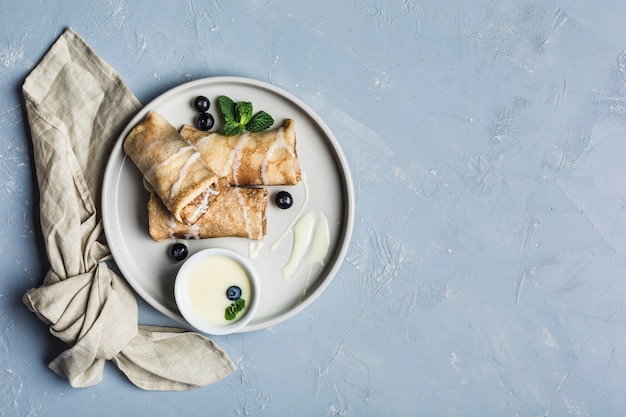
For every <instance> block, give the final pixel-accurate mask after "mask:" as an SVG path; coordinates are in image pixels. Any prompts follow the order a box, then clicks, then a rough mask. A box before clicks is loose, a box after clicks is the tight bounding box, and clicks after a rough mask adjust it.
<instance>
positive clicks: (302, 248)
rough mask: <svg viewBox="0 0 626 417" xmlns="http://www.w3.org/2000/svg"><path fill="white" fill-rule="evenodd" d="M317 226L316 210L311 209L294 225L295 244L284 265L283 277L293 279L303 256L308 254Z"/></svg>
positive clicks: (288, 279)
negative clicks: (314, 229)
mask: <svg viewBox="0 0 626 417" xmlns="http://www.w3.org/2000/svg"><path fill="white" fill-rule="evenodd" d="M314 226H315V212H313V211H309V212H307V213H306V214H305V215H304V216H302V217H300V219H298V221H297V222H296V224H295V226H294V227H293V245H292V247H291V255H290V256H289V260H288V261H287V263H286V264H285V266H283V269H282V273H283V278H284V279H285V280H287V281H291V280H292V279H293V276H294V275H295V273H296V272H297V271H298V269H299V267H300V263H301V262H302V258H303V257H304V255H306V250H307V248H308V246H309V243H310V241H311V238H312V235H313V227H314Z"/></svg>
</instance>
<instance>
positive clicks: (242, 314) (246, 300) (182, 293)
mask: <svg viewBox="0 0 626 417" xmlns="http://www.w3.org/2000/svg"><path fill="white" fill-rule="evenodd" d="M174 296H175V298H176V304H177V306H178V309H179V310H180V313H181V315H182V316H183V317H184V318H185V320H186V321H187V322H188V323H189V324H191V325H192V326H193V327H195V328H196V329H198V330H200V331H201V332H204V333H208V334H213V335H225V334H230V333H235V332H237V331H239V330H241V329H242V328H244V327H245V326H246V325H247V324H248V323H249V322H250V320H251V319H252V317H253V316H254V313H255V312H256V310H257V307H258V305H259V297H260V288H259V278H258V274H257V272H256V270H255V269H254V267H253V266H252V265H251V264H250V262H248V261H247V260H246V259H245V258H243V257H242V256H240V255H239V254H237V253H235V252H232V251H229V250H226V249H220V248H212V249H204V250H201V251H200V252H197V253H195V254H194V255H192V256H190V257H189V258H188V259H187V260H186V261H185V263H184V264H183V265H182V267H181V268H180V270H179V271H178V273H177V275H176V282H175V283H174Z"/></svg>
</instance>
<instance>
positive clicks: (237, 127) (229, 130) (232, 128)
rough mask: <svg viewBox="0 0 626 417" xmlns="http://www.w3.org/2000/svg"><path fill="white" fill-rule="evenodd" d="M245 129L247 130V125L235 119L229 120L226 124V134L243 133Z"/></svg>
mask: <svg viewBox="0 0 626 417" xmlns="http://www.w3.org/2000/svg"><path fill="white" fill-rule="evenodd" d="M244 130H246V129H245V127H244V126H243V125H242V124H240V123H238V122H236V121H234V120H230V121H227V122H226V124H225V125H224V134H225V135H226V136H232V135H238V134H240V133H243V132H244Z"/></svg>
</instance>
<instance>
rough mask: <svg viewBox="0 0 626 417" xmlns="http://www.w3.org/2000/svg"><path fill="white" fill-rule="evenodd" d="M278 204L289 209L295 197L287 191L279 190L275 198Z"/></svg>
mask: <svg viewBox="0 0 626 417" xmlns="http://www.w3.org/2000/svg"><path fill="white" fill-rule="evenodd" d="M274 201H276V205H277V206H278V207H279V208H281V209H288V208H289V207H291V206H292V205H293V197H291V194H289V193H288V192H287V191H279V192H278V193H276V197H275V198H274Z"/></svg>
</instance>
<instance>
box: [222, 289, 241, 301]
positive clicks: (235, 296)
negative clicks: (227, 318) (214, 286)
mask: <svg viewBox="0 0 626 417" xmlns="http://www.w3.org/2000/svg"><path fill="white" fill-rule="evenodd" d="M226 297H228V299H229V300H231V301H236V300H239V299H240V298H241V288H239V287H238V286H236V285H232V286H230V287H228V289H227V290H226Z"/></svg>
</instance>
